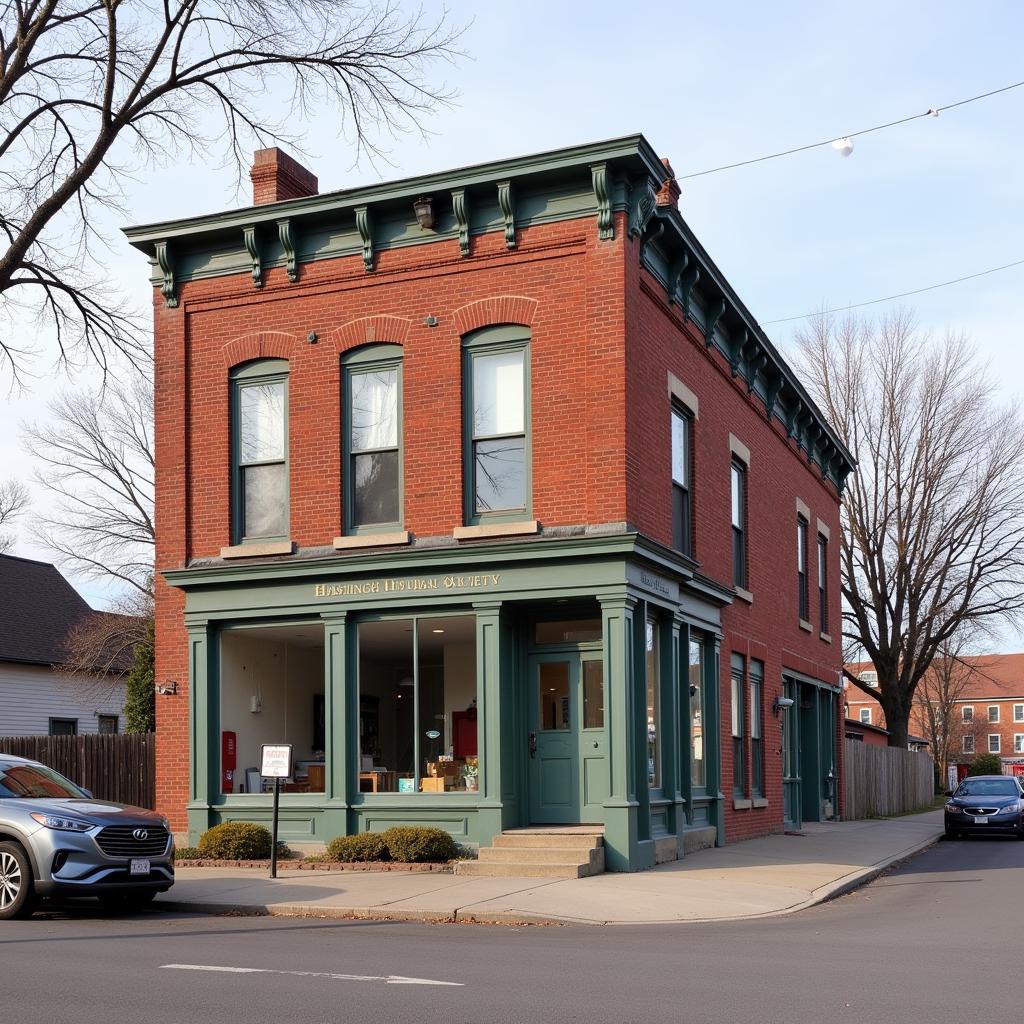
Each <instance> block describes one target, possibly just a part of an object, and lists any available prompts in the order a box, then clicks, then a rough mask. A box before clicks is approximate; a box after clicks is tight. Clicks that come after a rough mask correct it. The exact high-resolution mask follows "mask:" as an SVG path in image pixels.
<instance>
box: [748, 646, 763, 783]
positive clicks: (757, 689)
mask: <svg viewBox="0 0 1024 1024" xmlns="http://www.w3.org/2000/svg"><path fill="white" fill-rule="evenodd" d="M763 731H764V663H763V662H760V661H758V660H757V659H756V658H751V659H750V792H751V795H752V796H756V797H763V796H764V738H763Z"/></svg>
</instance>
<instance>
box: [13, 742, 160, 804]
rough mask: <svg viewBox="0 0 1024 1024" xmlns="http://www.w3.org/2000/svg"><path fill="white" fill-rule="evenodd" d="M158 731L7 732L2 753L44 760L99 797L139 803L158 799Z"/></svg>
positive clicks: (125, 802) (150, 802)
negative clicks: (94, 733) (103, 733)
mask: <svg viewBox="0 0 1024 1024" xmlns="http://www.w3.org/2000/svg"><path fill="white" fill-rule="evenodd" d="M154 741H155V736H154V734H153V733H151V732H147V733H134V734H130V735H114V736H3V737H0V753H3V754H16V755H17V756H18V757H30V758H32V760H33V761H42V763H43V764H45V765H49V767H51V768H53V769H54V770H55V771H58V772H60V773H61V775H64V776H66V777H67V778H69V779H70V780H71V781H72V782H75V783H77V784H78V785H79V786H82V787H83V788H85V789H87V790H89V791H90V792H91V793H92V795H93V796H94V797H96V799H97V800H114V801H117V802H119V803H123V804H135V805H136V806H137V807H149V808H152V807H153V806H154V805H155V803H156V787H155V784H154V780H155V777H156V759H155V757H154V746H155V742H154Z"/></svg>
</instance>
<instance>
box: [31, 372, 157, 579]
mask: <svg viewBox="0 0 1024 1024" xmlns="http://www.w3.org/2000/svg"><path fill="white" fill-rule="evenodd" d="M126 378H127V382H126V383H114V382H113V381H112V380H111V381H108V383H107V384H106V386H105V387H103V388H98V389H96V390H92V391H89V390H80V391H66V392H64V393H62V394H61V395H60V396H59V397H58V398H56V399H54V400H53V401H52V402H50V403H49V406H48V413H49V415H48V417H47V419H46V421H45V422H43V423H41V424H40V423H33V424H23V425H22V442H23V443H24V445H25V447H26V449H27V450H28V451H29V452H30V453H31V455H32V456H33V458H34V460H35V462H36V464H37V467H38V468H37V469H36V473H35V477H36V480H37V482H38V484H39V486H40V487H41V488H42V489H43V490H44V491H46V492H49V493H50V494H51V495H53V496H54V498H55V500H54V503H53V505H52V507H51V508H50V509H49V510H48V511H47V512H45V513H41V514H40V515H39V516H37V517H36V520H35V524H34V526H33V533H34V534H35V536H36V537H37V539H38V540H39V541H40V542H41V543H42V544H44V545H45V546H46V547H48V548H50V549H51V550H52V551H54V552H55V553H56V555H57V556H58V560H59V561H60V562H61V564H62V565H65V566H66V567H67V568H69V569H70V570H71V571H72V572H77V573H79V574H82V575H85V576H91V577H93V578H106V579H113V580H117V581H119V583H121V584H126V585H127V586H128V587H129V588H130V589H131V590H133V591H134V592H136V593H138V594H140V595H142V596H143V597H146V598H148V597H149V596H150V594H151V592H152V583H153V551H154V537H153V533H154V526H153V436H152V421H153V388H152V385H151V383H150V382H149V381H148V380H147V379H146V377H145V376H144V374H142V373H140V372H138V371H137V370H134V369H132V368H129V369H128V370H127V372H126Z"/></svg>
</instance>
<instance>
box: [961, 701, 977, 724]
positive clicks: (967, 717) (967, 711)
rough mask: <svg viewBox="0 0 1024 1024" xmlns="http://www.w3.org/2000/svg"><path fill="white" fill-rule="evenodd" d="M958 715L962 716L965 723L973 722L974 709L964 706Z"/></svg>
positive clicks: (967, 705) (968, 705)
mask: <svg viewBox="0 0 1024 1024" xmlns="http://www.w3.org/2000/svg"><path fill="white" fill-rule="evenodd" d="M960 713H961V715H962V716H963V720H964V721H965V722H973V721H974V708H973V707H971V705H970V704H965V705H964V706H963V707H962V708H961V709H960Z"/></svg>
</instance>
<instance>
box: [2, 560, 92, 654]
mask: <svg viewBox="0 0 1024 1024" xmlns="http://www.w3.org/2000/svg"><path fill="white" fill-rule="evenodd" d="M92 614H94V612H93V610H92V608H90V607H89V605H88V604H86V602H85V601H84V600H83V598H82V597H81V595H80V594H79V593H78V591H76V590H75V588H74V587H72V586H71V584H70V583H68V581H67V580H66V579H64V577H63V576H61V574H60V573H59V572H58V571H57V568H56V567H55V566H53V565H50V564H49V562H36V561H33V560H32V559H28V558H19V557H17V556H15V555H0V661H13V662H22V663H27V664H33V665H60V664H63V663H64V662H65V661H66V660H67V652H66V650H65V649H64V641H65V639H66V637H67V635H68V632H69V631H70V630H71V628H72V627H73V626H74V625H76V624H77V623H79V622H81V620H82V619H84V618H85V617H86V616H89V615H92Z"/></svg>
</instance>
